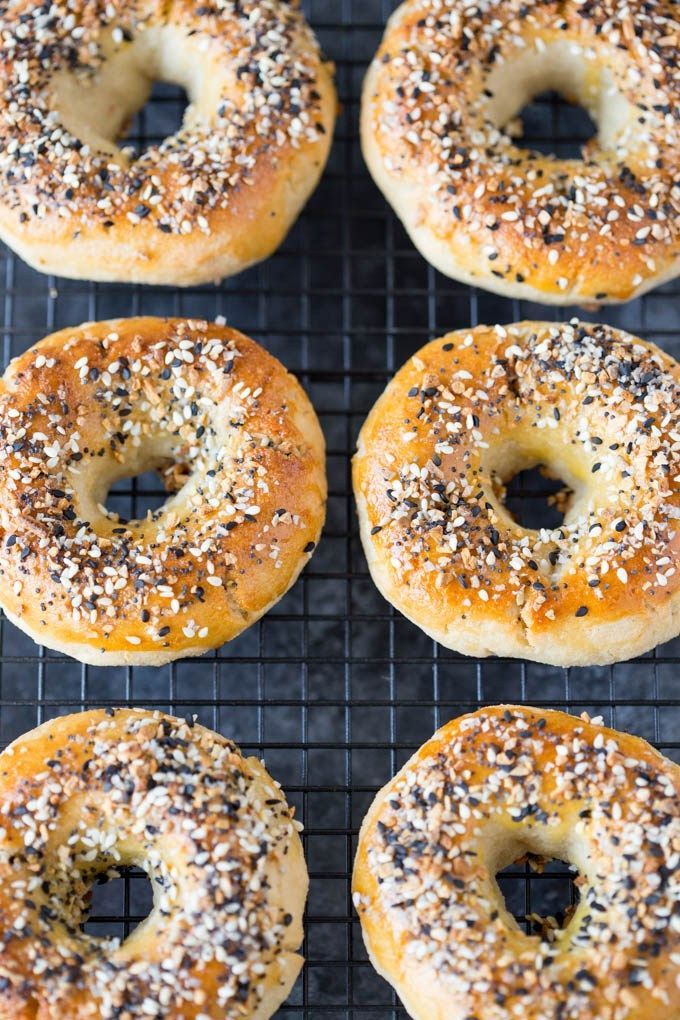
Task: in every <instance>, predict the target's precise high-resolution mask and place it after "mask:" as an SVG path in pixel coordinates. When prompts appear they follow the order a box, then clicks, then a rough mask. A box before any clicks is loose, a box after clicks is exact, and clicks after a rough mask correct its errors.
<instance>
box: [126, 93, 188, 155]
mask: <svg viewBox="0 0 680 1020" xmlns="http://www.w3.org/2000/svg"><path fill="white" fill-rule="evenodd" d="M189 103H190V99H189V96H188V94H187V92H186V90H185V89H184V88H182V86H181V85H175V84H173V83H171V82H165V81H154V83H153V85H152V86H151V91H150V93H149V97H148V99H147V101H146V103H145V104H144V105H143V106H142V107H140V109H139V110H137V112H136V113H135V114H134V115H133V116H132V117H131V118H130V119H129V121H128V123H127V124H126V125H124V126H123V130H122V131H121V132H119V135H118V138H117V139H116V141H117V142H119V143H120V144H121V145H123V146H124V147H125V148H128V147H129V148H131V149H132V150H133V154H134V155H140V154H141V153H142V152H144V150H145V149H148V148H150V146H152V145H160V144H161V142H163V141H164V140H165V139H166V138H170V137H171V136H172V135H175V134H177V132H178V131H179V130H180V128H181V127H182V124H183V122H184V114H185V112H186V109H187V107H188V106H189Z"/></svg>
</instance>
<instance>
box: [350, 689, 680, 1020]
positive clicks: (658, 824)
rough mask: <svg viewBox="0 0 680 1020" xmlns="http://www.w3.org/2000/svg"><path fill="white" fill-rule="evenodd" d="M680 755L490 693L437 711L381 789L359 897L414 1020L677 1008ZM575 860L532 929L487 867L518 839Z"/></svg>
mask: <svg viewBox="0 0 680 1020" xmlns="http://www.w3.org/2000/svg"><path fill="white" fill-rule="evenodd" d="M679 798H680V769H679V768H678V767H677V765H674V764H673V763H672V762H670V761H668V760H667V759H665V758H663V757H662V755H660V754H658V753H657V752H656V751H654V750H653V748H651V747H650V746H649V744H647V743H646V742H645V741H644V740H640V739H639V738H638V737H633V736H630V735H628V734H624V733H617V732H616V731H615V730H611V729H607V728H605V727H604V726H602V725H599V724H597V722H596V721H595V720H594V721H592V722H591V721H590V720H588V719H587V717H584V718H582V719H576V718H574V717H572V716H569V715H566V714H565V713H563V712H553V711H541V710H539V709H534V708H526V707H521V708H518V707H513V706H507V707H506V706H502V705H501V706H499V707H494V708H485V709H482V710H481V711H479V712H476V713H474V714H473V715H465V716H462V717H461V718H459V719H454V720H453V721H452V722H450V723H448V724H447V725H446V726H443V727H442V728H441V729H440V730H439V731H438V732H437V733H435V735H434V737H433V738H432V739H431V740H430V741H428V742H427V743H426V744H425V745H424V746H423V747H421V749H420V750H419V751H418V752H417V753H416V754H415V755H414V756H413V757H412V758H411V759H410V761H409V762H407V763H406V765H405V766H404V767H403V769H402V770H401V771H400V772H399V773H398V775H397V776H395V778H394V779H393V780H391V781H390V782H389V783H388V784H387V785H386V786H385V787H384V788H383V789H382V790H381V791H380V793H379V794H378V795H377V797H376V799H375V801H374V803H373V805H372V806H371V808H370V810H369V812H368V814H367V815H366V818H365V820H364V823H363V825H362V828H361V833H360V835H359V844H358V850H357V856H356V862H355V867H354V882H353V889H354V903H355V906H356V908H357V910H358V912H359V917H360V919H361V925H362V929H363V935H364V941H365V943H366V946H367V948H368V952H369V955H370V957H371V960H372V962H373V965H374V966H375V968H376V969H377V970H378V972H379V973H380V974H382V975H383V977H385V978H386V979H387V980H388V981H389V982H390V983H391V984H392V985H393V986H394V988H395V990H396V991H397V993H398V995H399V996H400V998H401V1000H402V1002H403V1003H404V1006H405V1007H406V1009H407V1011H408V1012H409V1014H410V1016H412V1017H413V1018H414V1020H472V1018H473V1017H474V1018H479V1020H509V1018H510V1017H515V1016H516V1017H522V1020H676V1017H677V1016H678V1015H679V1011H680V987H679V986H678V981H677V977H678V952H679V951H680V928H679V927H678V924H677V920H678V917H677V905H678V899H679V898H680V884H679V880H678V853H679V851H680V811H679V809H678V804H679V803H680V799H679ZM527 852H530V853H536V854H539V855H545V856H547V857H557V858H560V859H563V860H567V861H569V862H570V863H571V864H573V865H575V866H576V867H577V868H578V870H579V871H580V873H581V876H582V886H581V896H580V901H579V903H578V904H577V906H576V908H575V911H574V913H573V915H572V916H571V918H570V919H569V921H568V923H567V924H566V926H565V927H564V928H562V929H558V928H553V929H552V930H549V929H548V930H546V931H544V933H543V934H542V935H526V934H524V932H523V931H522V930H521V929H520V927H519V925H518V924H517V922H516V921H515V920H514V918H513V917H512V916H511V915H510V913H509V912H508V909H507V907H506V904H505V901H504V899H503V894H502V893H501V891H500V889H499V887H498V884H497V882H496V877H495V876H496V874H497V873H498V872H499V871H501V870H502V869H503V868H504V867H506V866H507V865H509V864H512V863H513V862H514V861H516V860H517V859H518V858H520V857H521V856H523V855H524V854H525V853H527Z"/></svg>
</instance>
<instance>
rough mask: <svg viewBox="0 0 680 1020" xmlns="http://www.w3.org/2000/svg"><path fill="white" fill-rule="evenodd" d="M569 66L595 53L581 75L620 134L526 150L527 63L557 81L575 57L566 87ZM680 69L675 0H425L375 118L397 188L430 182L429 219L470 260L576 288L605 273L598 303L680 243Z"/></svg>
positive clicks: (410, 20)
mask: <svg viewBox="0 0 680 1020" xmlns="http://www.w3.org/2000/svg"><path fill="white" fill-rule="evenodd" d="M550 47H553V48H554V52H553V51H552V50H551V49H550ZM560 48H561V49H560ZM567 62H570V63H572V64H574V65H575V66H576V65H585V71H583V72H582V71H581V69H580V67H579V69H578V70H577V71H575V72H574V78H573V82H574V83H575V82H582V81H588V82H591V83H597V85H596V86H594V87H595V92H597V90H598V89H599V90H600V91H602V93H603V94H604V97H605V98H604V101H603V102H602V103H600V102H599V99H598V98H597V95H596V94H595V93H593V94H592V95H590V96H589V100H590V105H591V107H593V108H600V107H601V109H602V111H603V112H602V119H603V121H604V123H603V124H602V125H601V127H602V137H603V138H607V139H608V141H607V142H606V146H605V143H602V144H603V147H602V148H601V147H600V144H599V143H598V142H597V141H593V142H590V143H588V146H586V149H585V151H584V157H583V159H582V160H560V159H555V158H552V157H546V156H545V155H543V154H542V153H540V152H535V151H530V150H525V149H521V148H519V147H518V146H517V145H516V144H515V142H514V141H513V139H512V137H511V133H510V132H509V131H508V130H504V121H505V120H506V117H505V116H504V115H503V114H502V113H501V112H500V111H504V110H505V109H506V107H507V105H508V104H507V94H508V90H510V91H512V90H513V88H514V79H515V77H520V78H521V77H522V75H524V73H525V72H524V70H522V69H521V68H522V65H523V64H527V65H528V67H529V70H528V71H527V72H526V73H527V76H529V77H530V76H531V74H532V73H535V70H536V67H539V77H540V75H541V74H544V76H545V77H546V79H550V75H551V73H553V69H557V68H559V69H560V70H555V71H554V74H555V75H557V81H558V87H559V82H560V81H561V78H560V75H563V74H564V73H565V72H564V67H565V65H566V63H567ZM603 66H605V67H606V71H603V69H602V68H603ZM532 68H534V71H533V72H532ZM677 68H678V32H677V20H676V19H675V12H674V9H673V4H672V3H670V2H666V0H663V2H661V0H660V2H657V3H654V4H649V3H646V2H644V0H633V2H629V0H587V2H586V3H567V4H552V3H547V4H546V3H540V2H538V0H529V2H525V0H508V2H504V3H497V2H491V0H478V2H475V3H472V4H468V3H464V2H463V0H411V3H408V4H405V5H404V7H403V8H402V9H401V10H400V13H399V15H398V17H397V18H396V19H395V20H394V21H393V23H392V24H391V26H390V27H389V28H388V30H387V33H386V37H385V40H384V41H383V44H382V46H381V49H380V50H379V51H378V54H377V57H376V62H375V64H374V73H375V87H374V89H373V93H374V94H373V95H372V96H371V99H370V102H371V107H370V117H371V126H372V131H373V134H374V137H375V141H376V144H377V146H378V148H379V152H380V157H381V159H382V163H383V166H384V170H385V171H386V172H387V174H388V175H389V176H390V177H391V178H392V179H393V181H394V182H395V184H396V183H398V182H399V180H400V179H404V180H405V181H409V180H410V181H412V182H417V184H418V185H420V186H421V187H423V188H424V187H425V186H424V185H423V184H422V182H423V180H426V182H427V184H426V195H425V196H424V198H423V202H422V203H421V206H422V208H421V209H420V219H419V221H418V224H419V225H420V224H422V222H424V221H428V222H429V225H430V227H431V228H432V230H433V232H434V233H435V234H436V236H437V239H438V240H440V241H441V240H446V239H450V240H451V243H452V245H454V246H455V245H456V243H457V240H458V238H461V239H462V241H461V246H460V253H461V259H463V260H464V265H465V267H466V269H467V271H468V272H472V273H473V275H474V274H480V273H484V272H492V273H493V274H494V276H495V277H497V278H499V279H501V280H504V281H507V283H508V284H510V285H513V286H515V285H516V284H521V283H523V282H524V281H525V280H527V279H528V280H529V281H530V282H531V283H532V284H533V285H534V286H538V287H539V288H540V289H543V290H546V291H551V292H553V293H557V294H559V293H563V294H565V295H566V294H567V293H569V292H571V291H574V292H575V293H579V292H580V291H581V290H582V289H585V290H586V291H588V288H589V281H590V285H591V287H592V285H593V282H595V283H596V285H597V286H600V287H602V288H605V289H602V290H597V289H596V290H594V291H593V293H592V295H591V296H592V297H593V298H594V299H595V300H604V299H606V298H607V297H608V296H610V295H611V296H613V297H615V298H617V299H621V298H625V297H629V296H630V294H631V293H632V292H633V291H634V290H635V289H636V288H638V287H639V286H640V285H641V284H642V283H643V281H644V280H646V279H647V278H650V277H656V276H658V275H659V274H660V273H661V272H662V271H663V269H664V267H665V266H667V265H669V266H670V265H672V264H673V260H674V259H675V258H677V254H678V246H679V243H680V233H679V227H678V224H679V223H680V188H678V184H677V181H678V179H679V177H680V173H679V171H680V133H679V131H678V121H677V117H676V115H675V113H676V110H677V107H678V103H679V102H680V77H679V76H678V71H677ZM541 69H542V70H541ZM562 87H565V86H562ZM565 88H566V91H567V92H571V93H573V92H574V91H578V88H579V86H578V85H574V84H573V83H569V84H567V85H566V87H565ZM583 88H585V85H584V86H583ZM614 93H616V94H617V96H620V97H622V103H621V105H620V106H619V108H618V110H617V111H616V112H611V111H609V104H613V103H614V101H613V100H612V99H611V96H612V95H613V94H614ZM585 101H586V102H587V101H588V100H587V99H586V100H585ZM617 101H618V100H617ZM624 107H625V108H626V109H627V113H626V117H627V118H628V120H627V122H626V127H625V129H623V128H622V127H621V125H618V124H617V117H618V118H619V119H620V118H621V116H622V113H621V111H622V109H623V108H624ZM513 112H514V110H511V111H510V113H513ZM624 119H625V118H624ZM609 121H611V123H609ZM612 124H613V125H614V126H613V127H612ZM617 132H618V133H617ZM463 240H464V244H463ZM471 242H472V243H471ZM614 266H615V267H616V268H615V271H614V272H613V273H612V267H614ZM594 267H595V268H596V272H595V273H593V269H594ZM614 278H616V279H614ZM607 288H609V291H608V290H607ZM588 292H589V291H588Z"/></svg>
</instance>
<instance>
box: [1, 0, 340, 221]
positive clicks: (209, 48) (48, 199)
mask: <svg viewBox="0 0 680 1020" xmlns="http://www.w3.org/2000/svg"><path fill="white" fill-rule="evenodd" d="M164 8H165V5H163V4H160V3H158V4H155V3H151V2H149V3H145V2H141V0H134V2H132V3H130V2H128V0H69V2H64V0H56V2H54V3H38V4H9V5H6V4H5V5H4V6H3V10H2V11H0V90H1V91H2V92H3V94H4V99H3V101H2V103H0V196H2V198H3V200H4V202H6V203H8V204H10V205H11V206H12V207H14V208H15V209H16V210H17V212H18V214H19V215H20V218H21V219H22V220H23V221H26V220H35V219H38V220H41V219H44V218H46V217H48V216H49V215H50V214H51V213H53V212H54V211H55V210H56V211H57V213H58V215H59V217H63V218H64V219H65V220H66V221H70V220H71V219H72V220H73V230H74V232H75V231H77V230H78V217H81V216H82V217H85V218H86V219H87V220H88V221H90V222H99V223H100V224H101V225H102V226H103V228H105V229H108V228H110V227H111V226H112V225H113V224H114V222H115V221H117V219H118V218H119V217H121V216H123V217H125V219H126V221H127V222H128V223H129V224H131V225H132V226H133V227H134V226H137V225H139V224H140V223H142V222H144V223H151V224H152V225H153V226H154V227H155V228H157V229H158V230H160V231H162V232H164V233H166V234H171V233H172V234H189V233H191V232H192V231H194V230H197V231H200V232H202V233H204V234H209V233H210V232H211V228H210V222H209V218H208V217H209V214H210V211H211V210H214V209H223V208H225V207H226V206H227V205H228V203H229V200H230V195H231V194H232V193H233V192H234V191H235V190H237V189H239V188H241V187H242V186H244V185H252V184H253V183H254V180H255V177H256V174H257V170H258V165H260V164H264V165H265V166H266V167H267V168H269V167H271V165H272V163H273V162H274V161H276V160H279V159H281V158H282V157H283V155H284V153H285V151H286V150H290V149H291V148H299V147H300V146H302V145H305V144H307V143H313V142H314V141H316V140H317V139H318V137H319V136H320V134H322V133H323V132H324V127H323V124H322V123H321V107H320V94H319V91H318V82H317V73H318V66H319V65H318V48H317V46H316V43H315V42H314V39H313V36H312V34H311V32H310V30H309V28H308V27H307V26H306V24H305V21H304V17H303V15H302V13H301V12H300V10H299V9H298V6H297V4H295V3H289V2H286V0H217V2H214V3H209V4H202V3H194V2H190V3H182V4H175V5H174V8H173V5H170V7H169V8H168V12H167V13H163V11H164ZM164 31H167V32H169V33H170V36H169V43H171V45H172V47H173V48H176V47H177V45H178V43H177V38H176V36H177V33H180V35H181V36H182V37H183V41H182V45H184V46H185V47H189V48H191V50H192V59H193V60H194V61H196V62H198V63H200V64H201V65H203V64H205V65H206V66H207V67H209V68H213V65H214V66H215V68H216V69H217V70H215V69H213V70H212V71H209V72H208V73H211V74H212V75H213V78H215V76H216V75H217V73H218V71H219V69H220V68H224V67H229V66H231V65H232V64H233V65H234V66H236V67H237V68H238V70H237V74H236V80H235V81H233V82H232V81H231V78H229V85H228V87H227V85H226V84H225V87H224V94H222V95H220V96H218V97H215V98H216V100H217V102H216V108H215V109H214V110H210V111H209V115H207V116H206V115H205V111H203V114H202V116H201V117H199V116H198V115H194V116H192V117H191V118H190V119H189V120H187V121H186V122H185V123H184V125H183V126H182V128H181V129H180V131H179V132H178V134H176V135H173V136H171V137H169V138H167V139H165V140H164V141H162V142H161V143H159V144H155V145H150V146H149V147H148V148H147V149H145V150H144V152H143V153H141V154H139V155H136V154H135V153H134V152H132V150H130V149H122V150H121V149H119V148H118V147H117V146H116V145H115V143H114V142H112V144H110V145H108V144H106V145H105V144H104V141H105V140H103V141H102V142H101V146H99V145H98V144H97V143H95V142H93V143H92V144H90V142H89V141H88V138H83V137H79V135H80V134H82V133H83V132H84V131H85V128H84V126H83V125H80V127H81V128H82V131H80V130H79V129H78V128H76V127H74V129H73V132H72V131H70V130H69V128H68V127H67V125H66V123H64V121H63V119H62V115H63V114H64V111H59V110H58V109H54V108H53V104H54V105H55V106H56V107H58V106H59V104H58V103H57V102H56V100H54V96H53V86H54V82H55V80H58V79H59V76H64V75H68V76H70V77H71V78H74V79H75V82H76V85H75V87H76V88H81V89H85V90H86V89H87V86H88V82H89V81H90V80H91V79H92V78H93V77H94V76H95V75H96V73H97V72H98V71H99V70H100V69H101V67H102V65H103V63H104V62H105V61H106V60H119V61H121V62H124V61H125V60H126V59H127V57H126V54H127V52H128V50H129V49H130V48H131V47H134V46H137V45H141V46H144V45H145V33H146V32H148V33H149V34H153V36H154V39H153V41H152V44H151V45H150V47H149V48H148V53H147V52H146V51H145V52H144V54H142V56H140V57H139V61H140V63H141V64H142V67H141V69H140V70H139V71H138V72H137V74H138V76H140V80H143V79H144V73H145V72H146V73H148V69H149V66H151V67H153V61H154V60H155V59H157V58H156V57H155V56H154V54H155V48H154V47H155V46H157V45H158V43H159V40H160V38H161V37H160V35H159V33H161V34H162V33H163V32H164ZM156 36H158V38H156ZM151 73H152V74H153V70H152V71H151ZM199 77H200V76H199ZM140 87H141V86H140ZM213 91H214V89H213ZM66 94H68V93H66ZM64 102H65V101H64ZM66 105H68V104H66ZM204 105H205V103H204V102H203V101H202V103H201V106H202V107H203V106H204ZM66 113H68V111H66ZM117 115H118V114H117V111H114V113H113V116H114V117H115V116H117ZM66 119H67V120H68V117H67V118H66ZM102 130H104V131H105V130H106V125H105V124H103V123H102V124H94V125H92V130H91V129H90V128H89V127H88V129H87V131H85V134H86V135H88V136H90V135H92V134H93V132H94V133H96V132H97V131H102Z"/></svg>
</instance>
